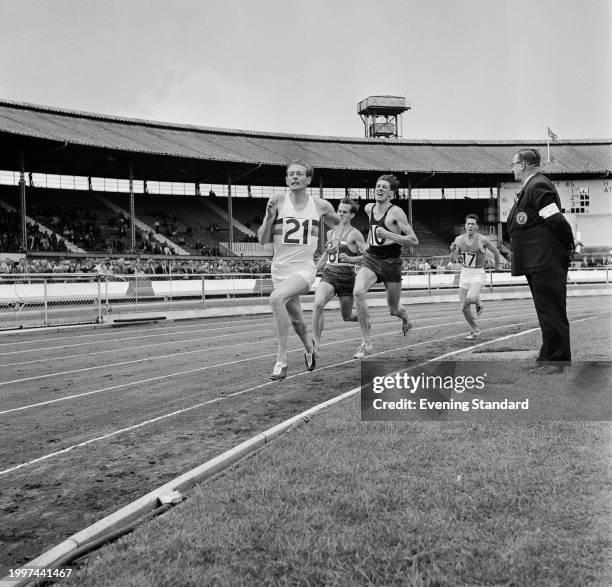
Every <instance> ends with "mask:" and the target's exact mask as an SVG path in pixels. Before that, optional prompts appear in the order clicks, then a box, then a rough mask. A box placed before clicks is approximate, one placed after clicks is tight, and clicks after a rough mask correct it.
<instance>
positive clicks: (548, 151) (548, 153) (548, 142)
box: [546, 133, 550, 163]
mask: <svg viewBox="0 0 612 587" xmlns="http://www.w3.org/2000/svg"><path fill="white" fill-rule="evenodd" d="M546 159H547V161H548V163H550V135H549V134H548V133H547V134H546Z"/></svg>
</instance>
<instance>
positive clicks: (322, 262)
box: [317, 230, 333, 273]
mask: <svg viewBox="0 0 612 587" xmlns="http://www.w3.org/2000/svg"><path fill="white" fill-rule="evenodd" d="M332 233H333V230H328V231H327V235H326V236H327V240H328V241H329V240H330V239H331V238H332V236H333V234H332ZM327 259H329V254H328V253H327V251H323V254H322V255H321V257H319V260H318V261H317V273H320V272H321V271H323V267H325V264H326V263H327Z"/></svg>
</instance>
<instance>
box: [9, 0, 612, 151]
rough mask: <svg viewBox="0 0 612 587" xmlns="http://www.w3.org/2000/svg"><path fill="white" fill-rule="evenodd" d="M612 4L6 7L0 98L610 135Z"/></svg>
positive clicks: (334, 130)
mask: <svg viewBox="0 0 612 587" xmlns="http://www.w3.org/2000/svg"><path fill="white" fill-rule="evenodd" d="M611 15H612V0H505V1H501V0H376V1H374V0H369V1H364V0H308V1H301V2H298V1H294V0H234V1H233V2H232V1H228V0H45V1H43V0H1V2H0V71H1V72H2V74H1V76H0V98H1V99H5V100H12V101H24V102H32V103H37V104H45V105H51V106H57V107H62V108H69V109H76V110H85V111H89V112H100V113H106V114H114V115H118V116H129V117H135V118H147V119H154V120H162V121H172V122H179V123H187V124H195V125H201V126H212V127H225V128H237V129H251V130H259V131H270V132H283V133H296V134H320V135H330V136H363V134H364V130H363V123H362V121H361V119H360V118H359V116H358V115H357V103H358V102H359V101H360V100H361V99H363V98H365V97H367V96H370V95H385V94H388V95H396V96H405V97H406V98H407V99H408V100H409V101H410V102H411V103H412V109H411V110H410V111H409V112H407V113H406V114H404V124H403V127H404V133H403V134H404V138H408V139H411V138H418V139H434V140H435V139H460V140H469V139H528V138H531V139H545V138H546V128H547V126H550V127H551V128H552V129H553V131H554V132H556V133H557V134H558V135H559V138H562V139H563V138H610V137H612V106H611V104H612V43H611V37H610V31H611V30H612V16H611Z"/></svg>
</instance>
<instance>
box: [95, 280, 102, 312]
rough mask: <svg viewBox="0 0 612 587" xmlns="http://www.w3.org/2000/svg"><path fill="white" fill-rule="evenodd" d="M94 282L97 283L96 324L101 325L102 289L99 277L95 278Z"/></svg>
mask: <svg viewBox="0 0 612 587" xmlns="http://www.w3.org/2000/svg"><path fill="white" fill-rule="evenodd" d="M96 282H97V283H98V323H99V324H101V323H102V287H101V284H100V275H97V276H96Z"/></svg>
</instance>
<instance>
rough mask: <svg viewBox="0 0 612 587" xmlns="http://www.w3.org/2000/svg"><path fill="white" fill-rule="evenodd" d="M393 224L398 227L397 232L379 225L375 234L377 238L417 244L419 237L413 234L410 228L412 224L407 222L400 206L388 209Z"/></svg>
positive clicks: (404, 243) (403, 243) (405, 243)
mask: <svg viewBox="0 0 612 587" xmlns="http://www.w3.org/2000/svg"><path fill="white" fill-rule="evenodd" d="M388 217H389V218H390V219H391V221H392V222H393V224H394V225H395V226H396V227H397V228H398V229H399V231H400V232H399V233H397V232H393V231H391V230H389V229H388V228H383V227H382V226H379V227H378V229H377V231H376V234H377V235H378V237H379V238H384V239H388V240H390V241H393V242H396V243H399V244H400V245H418V244H419V239H418V238H417V236H416V234H414V230H412V226H410V224H408V218H406V214H405V213H404V211H403V210H402V209H401V208H398V207H397V206H396V207H395V208H394V209H393V210H390V211H389V216H388Z"/></svg>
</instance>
